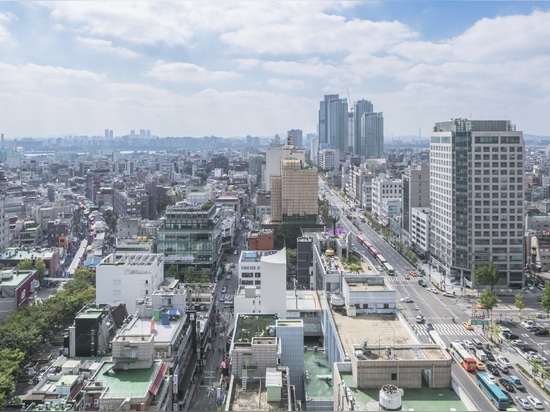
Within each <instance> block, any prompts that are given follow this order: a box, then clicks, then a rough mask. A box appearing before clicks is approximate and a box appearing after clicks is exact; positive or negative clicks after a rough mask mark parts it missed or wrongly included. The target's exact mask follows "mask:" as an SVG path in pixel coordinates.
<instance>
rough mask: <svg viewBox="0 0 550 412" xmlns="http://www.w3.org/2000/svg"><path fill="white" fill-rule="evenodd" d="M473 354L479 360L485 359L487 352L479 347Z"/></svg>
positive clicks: (484, 360) (483, 360)
mask: <svg viewBox="0 0 550 412" xmlns="http://www.w3.org/2000/svg"><path fill="white" fill-rule="evenodd" d="M475 355H476V358H478V359H479V360H480V361H481V362H486V361H487V354H486V353H485V352H484V351H482V350H481V349H478V350H476V352H475Z"/></svg>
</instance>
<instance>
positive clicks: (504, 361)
mask: <svg viewBox="0 0 550 412" xmlns="http://www.w3.org/2000/svg"><path fill="white" fill-rule="evenodd" d="M497 362H498V363H500V364H501V365H503V366H506V367H507V368H511V367H512V363H510V361H509V360H508V358H506V357H504V356H497ZM501 370H502V369H501Z"/></svg>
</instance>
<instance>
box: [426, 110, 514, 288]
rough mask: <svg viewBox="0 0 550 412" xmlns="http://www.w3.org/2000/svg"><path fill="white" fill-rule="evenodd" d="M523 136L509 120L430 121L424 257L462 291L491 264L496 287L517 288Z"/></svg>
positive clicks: (474, 283)
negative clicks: (427, 252)
mask: <svg viewBox="0 0 550 412" xmlns="http://www.w3.org/2000/svg"><path fill="white" fill-rule="evenodd" d="M523 153H524V142H523V133H522V132H519V131H516V128H515V125H513V124H511V123H510V121H508V120H468V119H453V120H451V121H446V122H441V123H436V124H435V127H434V131H433V133H432V135H431V140H430V209H431V228H432V230H431V234H430V253H431V256H432V260H433V261H434V262H435V263H436V264H438V266H439V268H440V270H441V271H442V272H443V273H444V274H445V275H446V276H448V277H450V278H451V279H461V280H462V282H463V285H464V286H465V287H477V286H479V285H477V283H476V280H475V271H476V270H477V269H478V268H479V267H482V266H486V265H488V264H489V263H490V262H493V263H494V264H495V265H496V266H497V268H498V269H499V272H500V276H501V279H500V282H499V284H502V285H504V286H505V287H520V286H521V285H522V283H523V275H522V269H523V201H524V188H523V164H524V157H523V156H524V155H523Z"/></svg>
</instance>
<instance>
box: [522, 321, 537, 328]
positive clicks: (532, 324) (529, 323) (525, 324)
mask: <svg viewBox="0 0 550 412" xmlns="http://www.w3.org/2000/svg"><path fill="white" fill-rule="evenodd" d="M520 325H521V326H523V327H524V328H526V327H528V326H535V325H536V322H534V321H532V320H524V321H523V322H521V323H520Z"/></svg>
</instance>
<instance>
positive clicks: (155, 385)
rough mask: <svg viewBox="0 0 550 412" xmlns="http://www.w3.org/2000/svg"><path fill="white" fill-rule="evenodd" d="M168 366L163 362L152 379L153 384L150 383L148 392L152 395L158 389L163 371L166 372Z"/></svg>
mask: <svg viewBox="0 0 550 412" xmlns="http://www.w3.org/2000/svg"><path fill="white" fill-rule="evenodd" d="M167 368H168V366H166V364H165V363H163V364H161V365H160V368H159V371H158V373H157V376H155V380H154V381H153V384H152V385H151V389H150V392H151V393H152V394H153V395H156V394H157V392H158V391H159V387H160V384H161V382H162V379H163V378H164V373H165V372H166V369H167Z"/></svg>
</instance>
